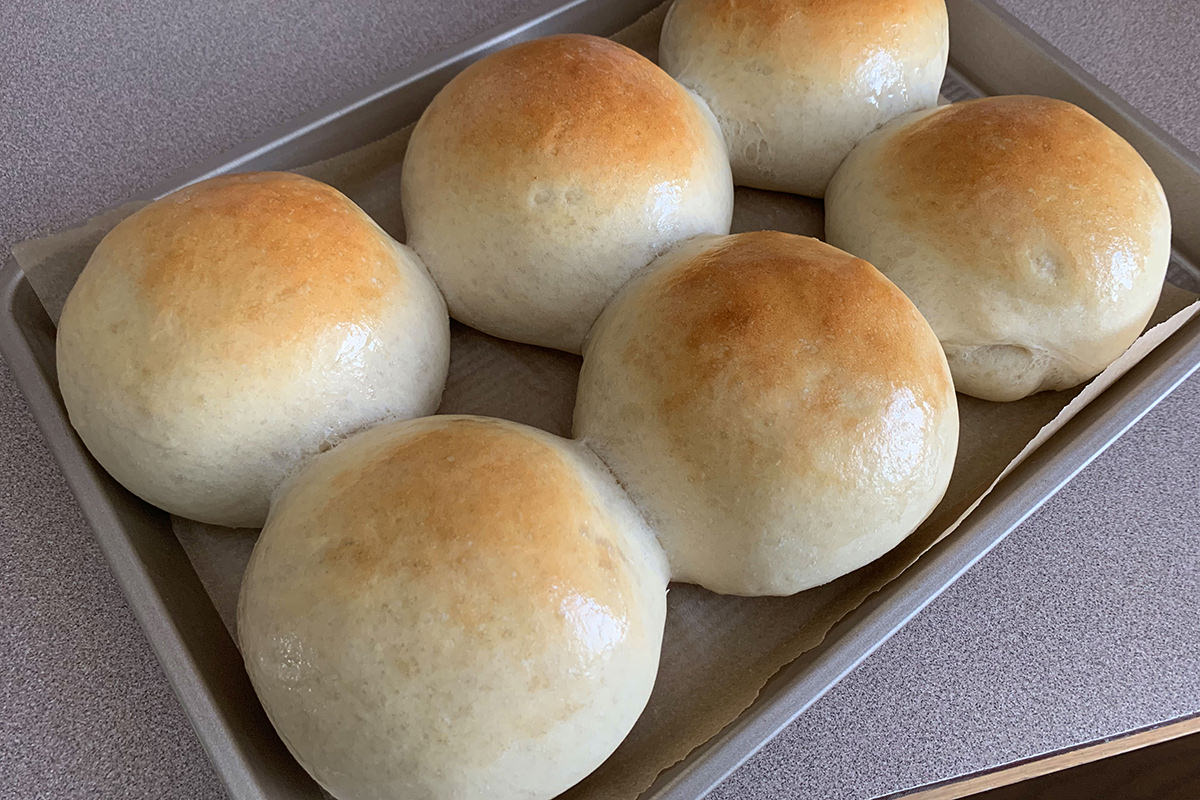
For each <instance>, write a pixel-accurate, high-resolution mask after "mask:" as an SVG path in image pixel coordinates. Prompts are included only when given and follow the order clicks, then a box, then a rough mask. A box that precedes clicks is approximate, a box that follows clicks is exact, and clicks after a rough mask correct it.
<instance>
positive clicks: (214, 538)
mask: <svg viewBox="0 0 1200 800" xmlns="http://www.w3.org/2000/svg"><path fill="white" fill-rule="evenodd" d="M663 13H664V8H660V9H659V10H658V11H656V12H653V13H651V14H649V15H647V17H645V18H643V19H642V20H640V21H639V22H637V23H635V24H634V25H633V26H631V27H630V28H627V29H626V30H625V31H622V32H621V33H620V34H618V35H617V36H616V37H614V38H616V39H618V40H619V41H623V42H624V43H626V44H628V45H630V46H631V47H634V48H635V49H637V50H639V51H641V52H642V53H643V54H645V55H647V56H648V57H650V58H655V57H656V56H657V40H658V31H659V28H660V26H661V23H662V15H663ZM410 130H411V126H410V127H409V128H405V129H403V130H400V131H398V132H396V133H395V134H392V135H391V136H389V137H387V138H385V139H383V140H380V141H379V142H376V143H375V144H372V145H368V146H367V147H364V148H360V149H358V150H355V151H352V152H350V153H346V154H344V155H342V156H339V157H336V158H333V159H330V160H328V161H324V162H319V163H317V164H311V165H307V166H299V165H298V169H297V171H298V172H302V173H305V174H307V175H310V176H312V177H314V178H318V179H320V180H323V181H326V182H328V183H331V184H333V185H334V186H336V187H338V188H339V189H341V190H342V191H343V192H345V193H346V194H347V195H349V196H350V197H351V198H353V199H354V200H355V201H356V202H357V203H358V204H359V205H361V206H362V207H363V208H364V209H365V210H366V211H367V212H368V213H369V214H371V215H372V216H373V217H374V218H375V219H376V220H377V221H378V222H379V223H380V225H382V226H383V227H384V228H385V229H386V230H388V231H389V232H390V233H391V234H392V235H393V236H395V237H396V238H397V239H400V240H403V238H404V225H403V220H402V218H401V215H400V204H399V185H400V165H401V161H402V158H403V155H404V149H405V146H406V145H407V143H408V136H409V133H410ZM138 207H139V206H138V204H128V205H126V206H122V207H121V208H119V209H116V210H114V211H112V212H110V213H108V214H105V215H103V216H100V217H97V218H95V219H93V220H90V221H89V222H88V223H86V224H85V225H83V226H81V227H79V228H75V229H73V230H69V231H65V232H63V233H60V234H56V235H53V236H49V237H45V238H42V239H39V240H34V241H30V242H25V243H22V244H20V245H18V246H17V247H15V248H14V251H13V252H14V254H15V255H16V257H17V259H18V261H19V262H20V264H21V266H22V267H23V268H24V270H25V273H26V275H27V277H28V278H29V281H30V283H31V284H32V286H33V288H34V290H35V292H37V294H38V296H39V297H40V298H41V300H42V302H43V303H44V304H45V306H46V308H47V310H48V312H49V313H50V316H51V317H52V318H53V319H54V320H56V321H57V319H58V315H59V313H60V311H61V309H62V304H63V302H64V300H65V299H66V295H67V292H68V291H69V290H70V287H71V286H72V285H73V283H74V281H75V278H76V276H77V275H78V274H79V271H80V270H81V269H82V268H83V265H84V263H85V262H86V260H87V257H88V255H89V254H90V253H91V250H92V248H94V247H95V245H96V243H98V242H99V240H100V239H101V238H102V237H103V235H104V234H105V233H106V232H107V231H108V230H109V229H111V228H112V227H113V226H114V225H115V224H116V223H117V222H119V221H120V220H121V219H123V218H124V217H125V216H127V215H128V214H130V213H132V212H133V211H134V210H136V208H138ZM822 226H823V217H822V208H821V204H820V203H819V202H818V201H813V200H808V199H805V198H799V197H794V196H790V195H782V194H775V193H771V192H760V191H755V190H750V189H740V188H739V189H738V190H737V195H736V202H735V208H734V226H733V227H734V230H735V231H746V230H759V229H776V230H785V231H791V232H794V233H803V234H808V235H813V236H819V235H821V233H822ZM1195 299H1196V297H1195V295H1193V294H1191V293H1189V292H1186V291H1184V290H1182V289H1179V288H1177V287H1174V286H1172V285H1170V284H1167V285H1166V286H1165V287H1164V291H1163V295H1162V298H1161V301H1160V303H1159V306H1158V309H1157V310H1156V312H1155V315H1154V319H1153V320H1152V322H1151V326H1150V327H1151V329H1150V330H1149V331H1148V332H1147V333H1146V334H1144V335H1143V336H1142V337H1141V338H1140V339H1139V340H1138V342H1137V343H1136V344H1135V345H1134V346H1133V347H1132V348H1131V349H1130V351H1129V352H1128V353H1126V354H1125V355H1124V356H1122V358H1121V359H1119V360H1118V361H1117V362H1115V363H1114V364H1113V365H1112V366H1111V367H1109V369H1108V370H1106V371H1105V372H1104V373H1103V374H1101V375H1100V376H1099V377H1098V378H1096V379H1095V380H1094V381H1092V382H1091V383H1090V384H1089V385H1088V386H1087V387H1086V388H1083V389H1082V390H1079V389H1076V390H1073V391H1069V392H1056V393H1043V394H1039V395H1036V396H1034V397H1031V398H1027V399H1025V400H1022V401H1019V402H1016V403H988V402H985V401H982V400H976V399H974V398H970V397H965V396H962V395H960V396H959V410H960V414H961V430H962V433H961V441H960V448H959V456H958V461H957V464H956V466H955V472H954V476H953V478H952V480H951V482H950V487H949V489H948V490H947V493H946V497H945V499H944V500H943V501H942V503H941V504H940V505H939V506H938V507H937V509H935V511H934V512H933V514H932V515H931V516H930V517H929V519H928V520H926V522H925V523H924V524H923V525H922V526H921V527H920V528H919V529H918V530H917V531H916V532H915V533H913V534H912V536H910V537H909V538H908V539H907V540H905V541H904V542H903V543H902V544H901V545H900V546H899V547H897V548H896V549H895V550H893V551H892V552H891V553H889V554H887V555H886V556H884V557H883V558H880V559H879V560H878V561H876V562H874V563H873V564H870V565H868V566H866V567H864V568H862V569H860V570H858V571H857V572H854V573H852V574H850V575H847V576H845V577H843V578H840V579H839V580H837V581H834V582H833V583H830V584H828V585H826V586H821V587H818V588H816V589H812V590H809V591H807V592H803V593H801V594H798V595H795V596H792V597H773V598H737V597H724V596H720V595H715V594H712V593H709V592H706V591H704V590H703V589H699V588H697V587H694V586H688V585H681V584H673V585H672V587H671V590H670V593H669V595H668V615H667V629H666V636H665V639H664V647H663V653H662V661H661V666H660V669H659V675H658V681H657V684H656V686H655V690H654V694H653V696H652V698H651V700H650V703H649V705H648V706H647V708H646V711H645V713H643V715H642V717H641V719H640V720H639V721H638V723H637V725H636V726H635V728H634V729H633V731H632V732H631V733H630V735H629V737H628V738H627V739H626V741H625V742H624V744H622V745H621V747H620V748H619V749H618V750H617V751H616V752H615V753H614V754H613V755H612V757H611V758H610V759H609V760H608V761H607V762H606V763H605V764H604V765H603V766H601V767H600V769H598V770H597V771H596V772H595V773H593V774H592V775H591V776H590V777H589V778H587V779H586V780H585V781H584V782H583V783H581V784H579V785H578V786H577V787H575V788H574V789H572V790H570V791H569V792H568V793H567V794H566V795H565V796H567V797H570V798H572V799H573V800H582V799H584V798H586V799H587V800H602V799H603V800H630V798H634V797H636V796H637V795H638V794H639V793H641V792H642V791H643V790H644V789H645V788H646V787H648V786H649V785H650V784H651V783H652V782H653V780H654V778H655V777H656V776H657V775H658V773H659V772H661V771H662V770H663V769H665V768H667V767H669V766H671V765H672V764H674V763H676V762H677V761H679V760H680V759H682V758H684V757H685V756H686V755H687V754H688V753H689V752H690V751H691V750H692V749H693V748H695V747H696V746H698V745H700V744H702V743H704V742H705V741H707V740H708V739H709V738H711V737H712V736H713V735H714V734H715V733H717V732H718V731H719V730H720V729H721V728H723V727H724V726H725V725H726V724H727V723H729V722H731V721H732V720H733V719H734V718H736V717H737V715H738V714H739V713H740V712H741V711H742V710H744V709H745V708H746V707H747V706H748V705H750V703H751V702H753V700H754V699H755V697H756V696H757V695H758V692H759V690H760V689H761V687H762V686H763V684H764V683H765V682H766V681H767V679H768V678H770V677H771V676H772V675H773V674H774V673H775V672H777V671H778V669H779V668H780V667H781V666H783V665H784V664H787V663H788V662H790V661H792V660H794V659H795V658H796V657H797V656H799V655H800V654H802V653H803V652H805V651H806V650H809V649H811V648H812V647H814V646H816V645H817V644H819V643H820V642H821V640H822V639H823V638H824V637H825V635H826V633H827V632H828V631H829V629H830V628H831V627H832V626H833V625H834V623H836V622H837V621H838V620H839V619H841V618H842V617H843V616H844V615H845V614H846V613H848V612H849V611H851V610H853V609H854V608H856V607H857V606H858V605H859V604H861V603H862V602H863V600H865V599H866V598H867V597H868V596H869V595H871V594H872V593H874V592H875V591H877V590H878V589H880V588H881V587H882V586H884V585H885V584H886V583H888V582H889V581H890V580H892V579H893V578H895V577H896V576H897V575H899V574H900V573H901V572H903V571H904V570H905V569H906V568H907V567H908V566H909V565H910V564H912V563H913V561H914V560H915V559H916V558H917V557H918V556H919V555H920V554H921V553H923V552H924V551H925V550H927V549H928V548H929V547H931V546H932V545H933V544H934V543H936V542H937V541H939V540H940V539H941V538H942V537H944V536H946V535H948V534H949V533H950V532H951V531H953V530H954V528H955V527H957V525H958V524H959V522H961V520H962V519H963V517H964V516H965V515H966V514H968V513H970V511H971V510H973V509H974V508H975V507H976V506H977V505H978V503H979V502H980V501H981V500H982V498H983V497H984V496H985V495H986V493H987V492H989V491H990V490H991V488H992V487H993V486H994V485H995V483H996V481H998V480H999V478H1000V477H1001V476H1002V475H1004V474H1007V472H1008V471H1010V470H1011V469H1013V468H1014V467H1015V466H1016V465H1017V464H1018V463H1020V461H1022V460H1023V459H1024V458H1025V457H1026V456H1027V455H1028V454H1029V453H1031V452H1032V451H1033V450H1034V449H1036V448H1037V446H1039V445H1040V444H1041V443H1042V442H1044V441H1045V440H1046V439H1047V438H1048V437H1049V436H1050V435H1051V434H1053V433H1054V431H1056V430H1058V429H1059V428H1060V427H1061V426H1062V425H1063V424H1064V423H1065V422H1066V421H1067V420H1068V419H1070V418H1071V417H1072V416H1074V414H1075V413H1077V412H1078V411H1079V409H1080V408H1082V407H1083V406H1084V405H1086V404H1087V403H1088V402H1090V401H1091V400H1092V399H1093V398H1094V397H1095V396H1097V395H1098V394H1099V393H1100V392H1101V391H1102V390H1103V389H1104V388H1105V387H1107V386H1108V385H1109V384H1111V383H1112V381H1114V380H1115V379H1116V378H1117V377H1119V376H1120V375H1121V374H1123V373H1124V372H1125V371H1126V370H1128V369H1129V368H1130V367H1131V366H1133V364H1135V363H1137V362H1138V361H1139V360H1141V358H1142V357H1144V356H1145V354H1146V353H1148V352H1149V351H1150V350H1151V349H1153V348H1154V346H1156V345H1157V344H1158V343H1159V342H1161V341H1162V340H1163V339H1165V338H1166V337H1167V336H1168V335H1169V334H1170V333H1171V332H1173V331H1174V330H1176V329H1177V328H1178V327H1179V326H1180V325H1182V324H1183V323H1184V322H1185V321H1186V320H1187V319H1188V318H1190V317H1191V316H1192V315H1193V314H1195V313H1196V312H1197V309H1198V308H1200V303H1195V302H1194V301H1195ZM1189 304H1190V305H1189ZM1159 323H1162V324H1159ZM578 370H579V359H578V358H577V357H575V356H570V355H566V354H563V353H558V352H555V351H550V350H543V349H540V348H536V347H530V346H527V345H520V344H514V343H511V342H505V341H501V340H498V339H493V338H491V337H489V336H485V335H483V334H481V333H478V332H476V331H473V330H471V329H469V328H466V327H464V326H462V325H459V324H457V323H455V324H454V325H453V329H452V350H451V365H450V376H449V380H448V383H447V386H446V393H445V396H444V399H443V402H442V406H441V409H440V411H441V412H443V413H474V414H487V415H492V416H498V417H505V418H508V419H513V420H517V421H519V422H524V423H527V424H530V425H535V426H537V427H540V428H544V429H546V430H549V431H552V432H554V433H557V434H560V435H563V436H569V435H570V423H571V411H572V408H573V406H574V401H575V381H576V377H577V374H578ZM173 526H174V530H175V533H176V535H177V536H178V538H179V541H180V542H181V543H182V545H183V547H184V548H185V550H186V551H187V553H188V555H189V557H190V559H191V561H192V564H193V566H194V567H195V569H196V572H197V574H198V575H199V577H200V579H201V581H202V582H203V584H204V586H205V587H206V589H207V590H208V592H209V595H210V596H211V597H212V600H213V603H214V605H215V606H216V608H217V610H218V612H219V613H220V615H221V617H222V619H224V621H225V624H226V625H227V626H228V627H229V629H230V631H231V632H233V631H234V627H235V619H234V618H235V612H236V606H237V593H238V589H239V586H240V584H241V578H242V573H243V571H244V569H245V566H246V562H247V560H248V559H249V557H250V551H251V549H252V548H253V545H254V539H255V534H256V532H254V531H247V530H232V529H226V528H217V527H214V526H209V525H203V524H200V523H195V522H191V521H188V520H183V519H178V518H176V519H174V520H173ZM235 638H236V637H235Z"/></svg>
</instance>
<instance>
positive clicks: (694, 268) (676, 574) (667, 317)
mask: <svg viewBox="0 0 1200 800" xmlns="http://www.w3.org/2000/svg"><path fill="white" fill-rule="evenodd" d="M575 435H576V436H577V437H579V438H581V439H582V440H583V441H584V442H585V443H586V444H587V445H589V446H590V447H592V448H593V449H594V450H595V451H596V453H597V454H599V456H600V457H601V458H602V459H603V460H604V461H605V462H606V463H607V464H608V465H609V467H610V468H611V469H612V470H613V473H614V474H615V475H616V476H617V479H618V480H619V481H620V482H621V485H622V486H624V487H625V488H626V490H627V491H628V492H629V493H630V496H631V497H633V499H634V502H635V503H637V505H638V506H639V507H640V508H641V509H642V511H643V513H644V514H645V515H646V517H647V520H648V521H649V522H650V524H651V527H653V528H654V529H655V531H656V532H657V533H658V535H659V540H660V541H661V542H662V545H663V548H664V549H665V550H666V553H667V557H668V558H669V559H670V563H671V574H672V577H673V578H674V579H675V580H681V581H687V582H691V583H698V584H700V585H702V586H705V587H707V588H709V589H712V590H713V591H717V592H724V593H729V594H743V595H761V594H771V595H782V594H791V593H793V592H798V591H800V590H802V589H807V588H809V587H811V586H817V585H819V584H822V583H826V582H828V581H830V580H833V579H834V578H836V577H838V576H840V575H843V574H845V573H847V572H850V571H851V570H854V569H856V568H858V567H861V566H862V565H864V564H866V563H868V562H869V561H872V560H874V559H875V558H877V557H878V556H880V555H882V554H883V553H885V552H886V551H888V550H890V549H891V548H892V547H894V546H895V545H896V544H897V543H898V542H900V540H901V539H903V538H904V537H905V536H907V535H908V534H909V533H910V532H911V531H912V530H913V529H914V528H916V526H917V525H918V524H919V523H920V522H921V520H923V519H924V518H925V517H926V516H927V515H928V514H929V512H930V511H932V510H933V507H934V506H935V505H937V503H938V501H939V500H940V499H941V497H942V494H943V492H944V491H945V489H946V484H947V482H948V481H949V479H950V471H951V468H952V466H953V463H954V455H955V452H956V450H957V446H958V407H957V405H956V402H955V396H954V388H953V386H952V385H951V382H950V373H949V371H948V370H947V368H946V360H945V358H944V357H943V356H942V350H941V348H940V347H938V343H937V339H936V338H935V337H934V335H933V332H932V331H931V330H930V329H929V326H928V325H927V324H926V322H925V320H924V319H922V318H921V315H920V314H919V313H918V312H917V310H916V308H915V307H913V304H912V303H910V302H909V301H908V298H906V297H905V296H904V295H903V293H901V292H900V290H899V289H897V288H896V287H895V286H893V285H892V284H891V283H890V282H889V281H888V280H887V279H886V278H884V277H883V275H881V274H880V273H879V272H878V271H877V270H876V269H875V268H874V267H872V266H871V265H870V264H868V263H867V262H865V261H862V260H860V259H857V258H854V257H853V256H851V255H849V254H847V253H843V252H842V251H840V250H837V249H836V248H833V247H830V246H829V245H827V244H823V243H822V242H819V241H817V240H816V239H809V238H806V237H801V236H793V235H791V234H785V233H778V232H775V231H760V232H757V233H743V234H738V235H734V236H700V237H697V238H696V239H694V240H692V241H691V242H687V243H685V244H683V245H681V246H679V247H677V248H676V249H674V250H672V251H671V252H669V253H667V254H666V255H664V256H663V257H662V258H660V259H658V260H657V261H656V262H654V263H653V264H652V265H651V266H650V268H649V269H647V270H646V272H644V273H642V274H640V275H639V276H638V277H636V278H634V279H633V280H632V281H630V282H629V284H628V285H626V287H625V288H624V289H622V290H621V292H620V294H618V295H617V297H616V298H615V299H614V300H613V302H612V303H611V304H610V305H609V306H608V308H606V309H605V310H604V313H603V314H602V315H601V316H600V319H599V320H598V321H597V322H596V327H595V328H594V329H593V331H592V334H591V336H590V338H589V340H588V344H587V347H586V349H585V352H584V358H583V372H582V374H581V375H580V379H579V392H578V395H577V400H576V406H575Z"/></svg>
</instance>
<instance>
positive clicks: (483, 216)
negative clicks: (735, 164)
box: [401, 35, 733, 352]
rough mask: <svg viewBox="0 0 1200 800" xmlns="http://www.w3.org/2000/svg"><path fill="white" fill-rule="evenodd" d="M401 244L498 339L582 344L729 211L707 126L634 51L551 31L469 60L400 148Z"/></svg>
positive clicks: (721, 157)
mask: <svg viewBox="0 0 1200 800" xmlns="http://www.w3.org/2000/svg"><path fill="white" fill-rule="evenodd" d="M401 197H402V201H403V207H404V216H405V222H406V225H407V228H408V232H409V240H408V241H409V244H410V245H412V247H413V248H414V249H415V250H416V251H417V252H418V253H420V255H421V257H422V258H423V259H424V260H425V262H426V263H427V264H428V265H429V268H430V271H431V272H432V273H433V276H434V278H435V279H436V280H437V282H438V285H439V286H440V287H441V288H442V291H443V292H444V293H445V295H446V298H447V302H448V303H449V306H450V311H451V313H452V314H453V315H454V316H455V318H456V319H459V320H461V321H463V322H465V323H467V324H468V325H471V326H472V327H475V328H478V329H480V330H482V331H485V332H487V333H490V334H492V335H495V336H499V337H501V338H506V339H513V340H516V341H521V342H528V343H531V344H539V345H544V346H547V347H554V348H558V349H562V350H568V351H573V352H578V351H579V348H580V346H581V343H582V340H583V337H584V335H585V334H586V333H587V330H588V328H589V327H590V326H591V324H592V322H593V321H594V320H595V318H596V315H597V314H599V312H600V309H601V308H602V307H603V305H604V303H606V302H607V301H608V299H609V298H610V297H611V296H612V294H613V293H614V292H615V291H616V290H617V288H619V287H620V285H621V284H622V283H624V282H625V280H627V279H628V277H629V276H630V275H631V274H632V273H633V272H634V271H635V270H637V269H640V268H641V267H643V266H645V265H646V264H647V263H648V262H649V261H650V260H652V259H653V258H654V257H655V256H657V255H658V254H659V253H661V252H663V251H664V250H665V249H667V248H668V247H669V246H670V245H672V244H674V243H675V242H677V241H681V240H683V239H686V238H688V237H690V236H693V235H696V234H698V233H725V232H728V230H729V221H730V217H731V215H732V209H733V185H732V181H731V178H730V173H729V164H728V159H727V157H726V155H725V148H724V145H723V143H722V141H721V137H720V134H719V132H718V131H717V129H716V123H715V121H714V120H713V119H712V116H711V114H709V112H708V110H707V109H706V108H705V107H704V106H703V104H702V103H701V102H699V101H698V100H697V99H696V98H695V97H693V96H692V95H691V94H689V93H688V92H687V91H686V90H685V89H683V88H682V87H680V86H679V85H678V84H677V83H675V82H674V81H673V80H671V78H670V76H668V75H667V74H666V73H664V72H663V71H662V70H660V69H659V68H658V67H657V66H655V65H654V64H653V63H651V62H650V61H648V60H646V59H645V58H643V57H642V56H640V55H638V54H637V53H635V52H634V51H632V50H630V49H628V48H626V47H623V46H622V45H619V44H616V43H615V42H612V41H609V40H607V39H601V38H598V37H594V36H581V35H566V36H551V37H547V38H545V39H538V40H534V41H532V42H526V43H523V44H519V45H516V46H514V47H511V48H508V49H507V50H503V51H500V52H499V53H495V54H493V55H491V56H488V57H487V58H484V59H482V60H480V61H478V62H476V63H475V64H473V65H471V66H470V67H468V68H467V69H465V70H464V71H463V72H462V73H460V74H459V75H458V76H456V77H455V78H454V79H453V80H452V81H450V83H448V84H447V85H446V86H445V87H444V88H443V89H442V91H441V92H439V94H438V95H437V97H436V98H435V99H434V101H433V102H432V103H431V104H430V106H429V108H428V109H426V111H425V113H424V114H423V115H422V116H421V119H420V121H419V122H418V123H417V127H416V129H415V130H414V131H413V136H412V140H411V141H410V143H409V147H408V152H407V154H406V156H405V162H404V171H403V175H402V185H401Z"/></svg>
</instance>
